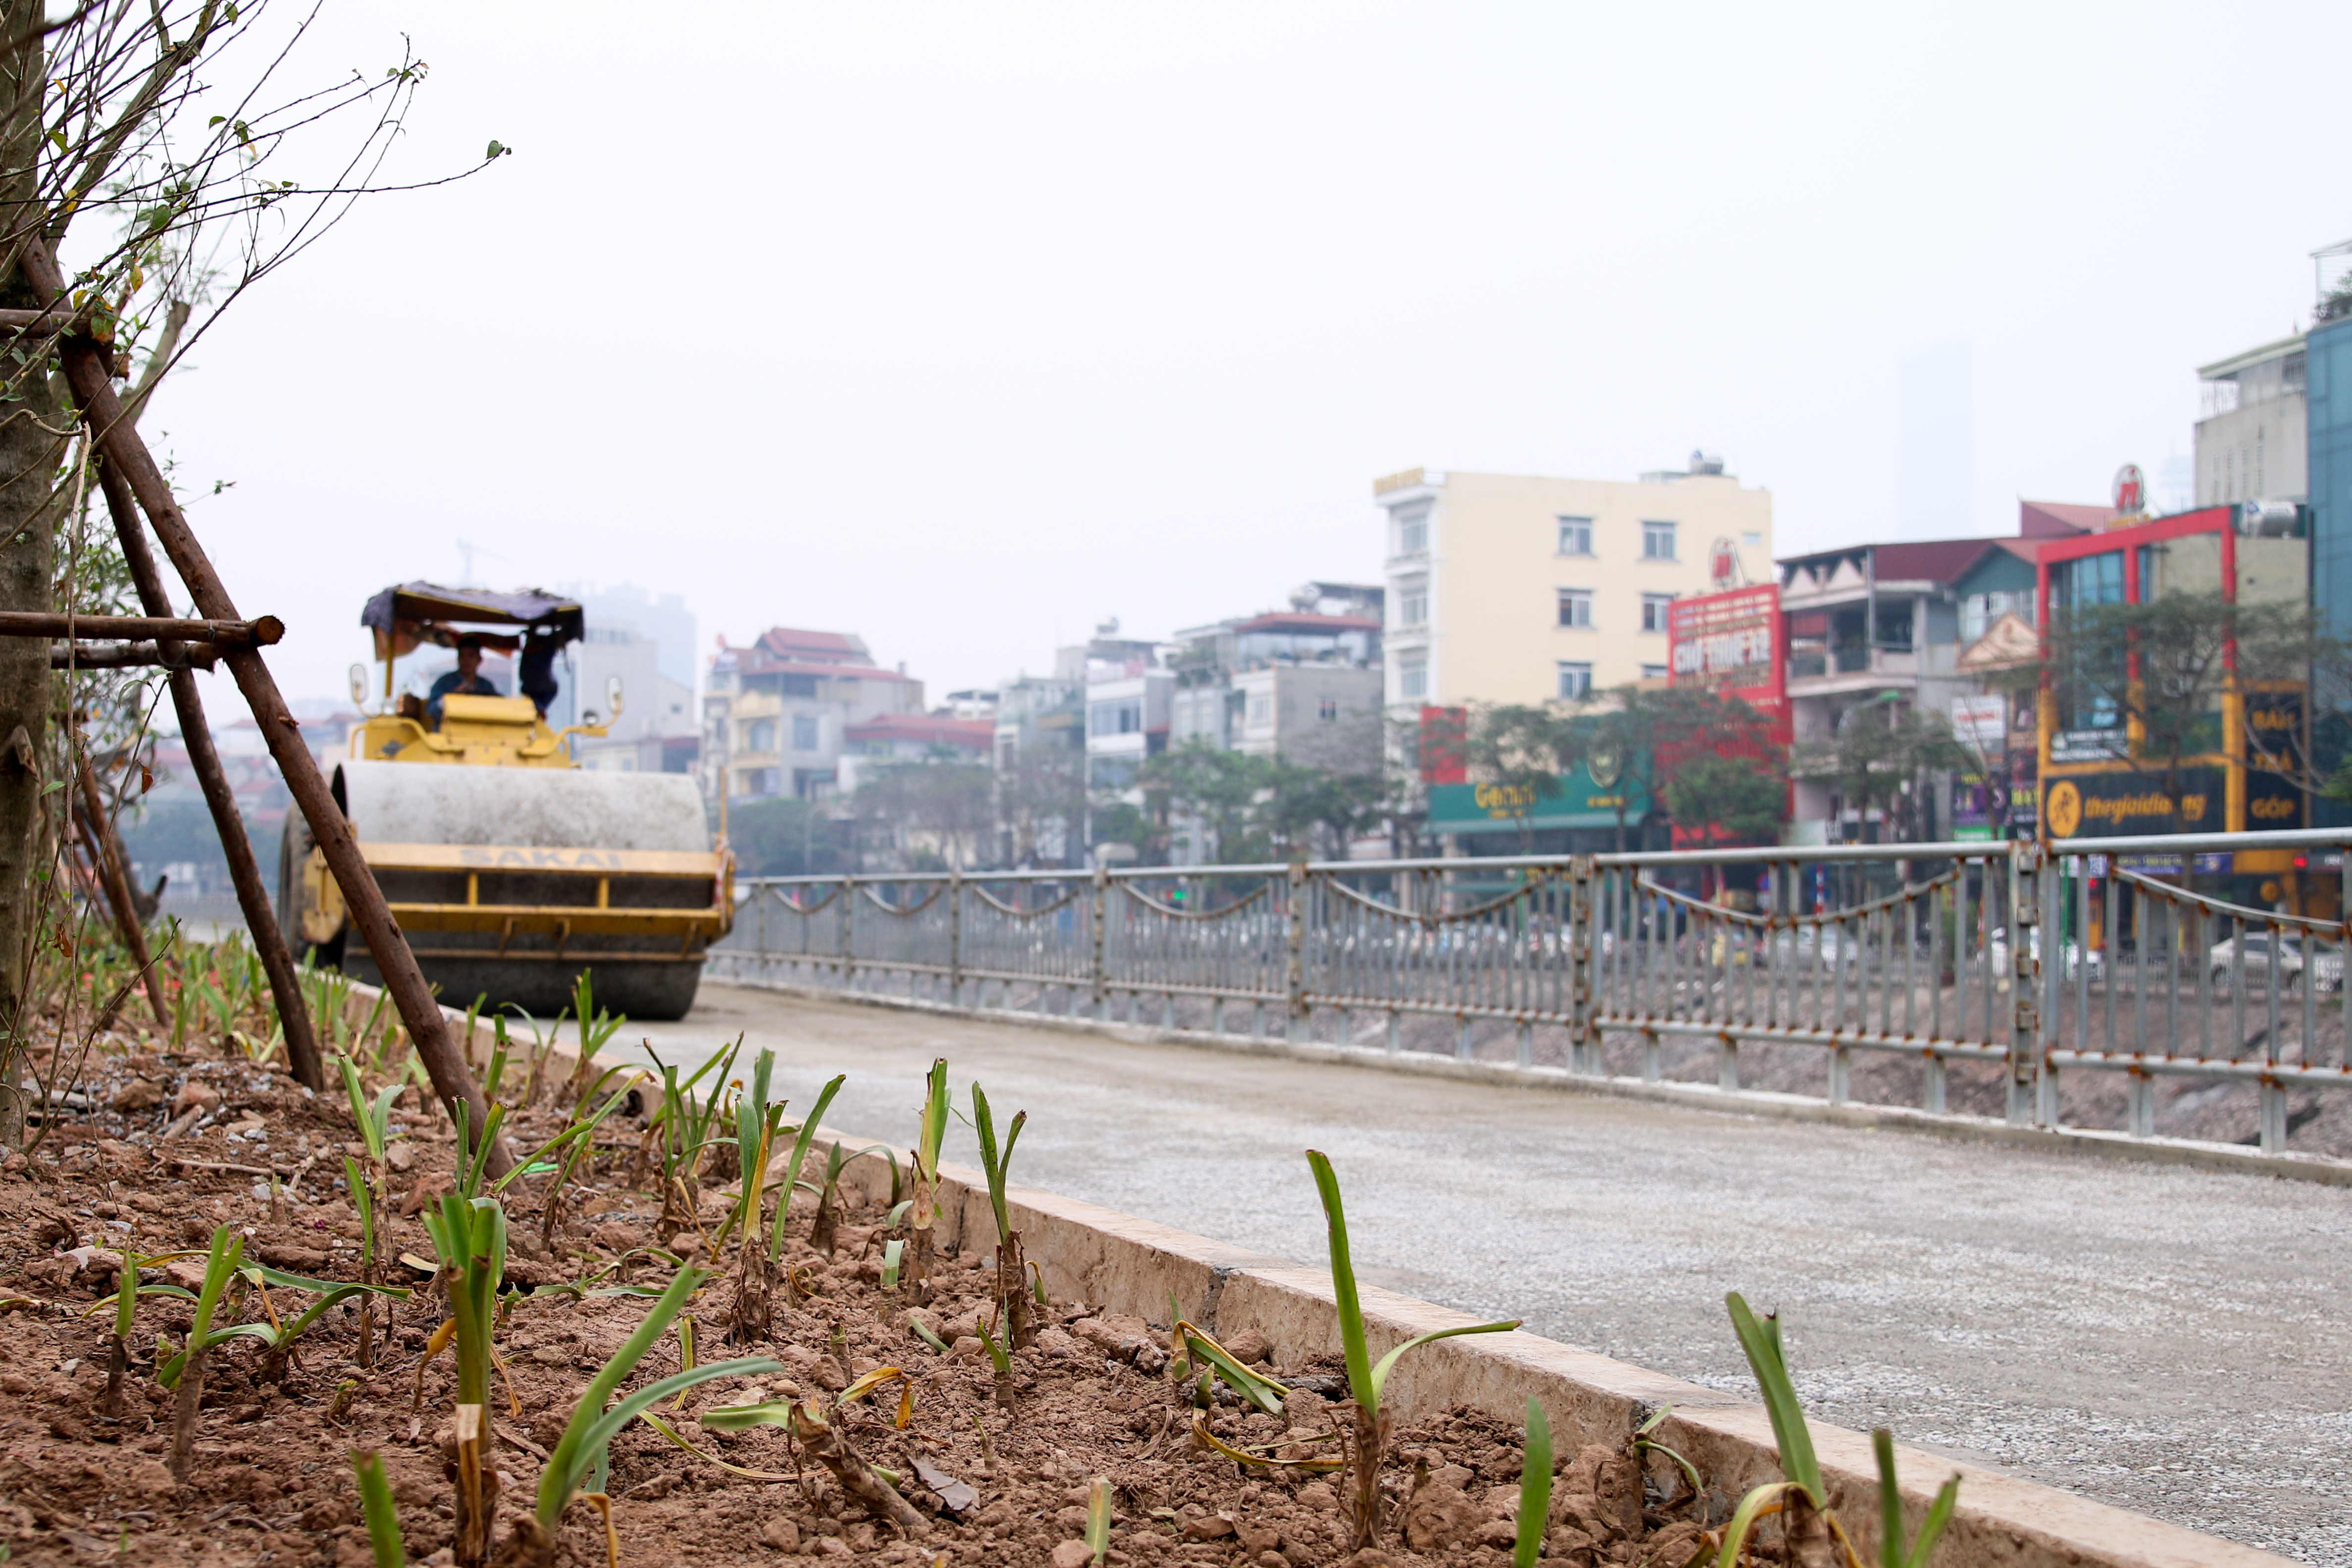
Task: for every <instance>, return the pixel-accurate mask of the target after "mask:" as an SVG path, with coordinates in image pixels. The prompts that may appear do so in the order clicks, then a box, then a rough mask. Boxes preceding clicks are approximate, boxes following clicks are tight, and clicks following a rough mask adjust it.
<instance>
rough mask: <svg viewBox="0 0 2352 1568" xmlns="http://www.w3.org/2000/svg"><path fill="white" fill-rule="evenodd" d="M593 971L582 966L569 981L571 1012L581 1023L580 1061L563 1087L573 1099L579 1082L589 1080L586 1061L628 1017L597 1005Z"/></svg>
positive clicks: (593, 1058)
mask: <svg viewBox="0 0 2352 1568" xmlns="http://www.w3.org/2000/svg"><path fill="white" fill-rule="evenodd" d="M594 974H595V971H593V970H590V969H583V970H582V971H581V972H580V978H579V979H577V980H575V981H573V982H572V1017H573V1018H575V1019H576V1020H578V1022H579V1026H580V1061H579V1063H578V1065H577V1066H575V1067H573V1068H572V1077H571V1079H570V1080H569V1081H568V1082H567V1083H566V1084H565V1086H564V1087H565V1089H566V1090H567V1091H568V1092H569V1093H570V1094H571V1095H572V1098H573V1100H579V1099H580V1098H581V1086H582V1085H583V1084H584V1083H586V1082H587V1081H588V1068H589V1064H590V1063H592V1062H593V1061H594V1060H595V1059H596V1053H597V1052H598V1051H601V1050H603V1049H604V1047H605V1045H606V1044H607V1043H608V1042H610V1041H611V1039H612V1038H613V1037H614V1035H616V1034H619V1033H620V1032H621V1026H622V1025H624V1024H625V1023H627V1022H628V1021H629V1020H628V1017H627V1016H626V1015H625V1014H624V1015H620V1016H614V1014H611V1013H607V1012H605V1011H604V1009H602V1008H600V1007H598V1006H597V1005H596V990H595V983H594V978H593V977H594ZM592 1092H593V1091H592Z"/></svg>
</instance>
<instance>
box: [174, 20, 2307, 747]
mask: <svg viewBox="0 0 2352 1568" xmlns="http://www.w3.org/2000/svg"><path fill="white" fill-rule="evenodd" d="M327 13H328V14H327V15H326V16H325V18H324V20H323V21H322V24H321V31H320V35H319V37H318V39H317V42H316V45H315V47H312V48H311V49H310V51H309V53H310V59H311V62H312V65H313V67H314V68H315V69H316V70H329V69H331V68H335V67H341V66H352V67H357V68H362V69H363V70H366V71H369V72H371V73H373V72H375V71H379V70H381V68H383V66H385V65H387V64H390V63H391V62H392V61H393V60H394V58H397V55H398V52H399V35H400V34H401V33H403V32H405V33H406V34H408V35H409V36H410V37H413V38H414V39H415V47H416V48H417V51H418V52H419V53H420V54H421V55H422V56H423V57H424V58H425V59H426V60H428V61H429V62H430V63H431V65H432V67H433V73H432V77H431V79H430V81H429V82H428V84H427V85H426V88H425V92H424V95H423V97H422V99H421V100H420V101H419V103H418V106H417V110H416V112H415V116H414V118H413V121H412V125H411V132H410V134H409V136H408V138H407V139H406V141H405V142H404V145H403V146H402V148H401V149H400V150H399V152H397V153H395V154H394V161H393V165H392V167H391V169H390V171H388V172H389V173H392V174H406V175H424V174H431V173H435V172H438V171H442V170H446V169H447V168H450V167H454V166H459V165H462V164H464V163H468V162H470V161H472V160H475V159H478V157H479V156H480V154H481V150H482V148H483V145H484V144H485V143H486V142H488V140H489V139H490V138H492V137H496V138H498V139H499V140H501V141H504V142H508V143H510V144H511V145H513V146H514V147H515V148H517V149H518V153H517V155H516V156H515V157H513V158H511V159H508V160H505V161H503V162H501V163H499V164H498V165H496V166H495V167H493V168H492V169H490V170H488V172H486V173H485V174H482V175H480V176H479V177H478V178H477V179H475V180H473V181H471V182H469V183H467V184H461V185H459V186H457V187H454V188H451V189H445V190H441V191H436V192H431V193H427V194H424V195H406V196H395V197H387V198H384V199H383V200H381V201H379V202H377V203H375V204H374V205H370V206H366V207H363V208H362V210H361V211H360V212H359V213H358V214H357V215H356V216H354V217H353V218H352V220H351V221H350V222H349V223H348V224H347V225H346V226H344V227H343V228H342V229H341V230H340V231H339V232H338V233H337V234H336V235H334V236H333V237H331V238H330V239H329V240H328V241H327V242H326V243H325V244H324V245H323V246H322V247H320V248H318V249H316V250H314V251H312V252H311V253H310V255H309V256H308V257H307V258H303V259H302V260H301V261H299V262H298V263H297V264H295V265H294V266H293V267H292V268H290V269H289V270H288V271H286V272H283V273H281V274H279V275H278V277H276V278H275V279H271V280H270V281H269V282H268V284H267V285H265V286H264V287H263V288H262V289H259V290H258V291H257V292H256V293H255V294H254V295H252V296H250V297H249V299H248V300H247V301H245V302H243V303H241V304H240V305H239V306H238V307H237V309H236V310H235V311H234V312H232V313H231V314H230V315H228V316H227V317H226V318H225V319H224V320H223V321H222V322H221V324H220V325H219V326H218V327H217V328H216V329H215V333H214V335H212V336H211V337H209V338H208V339H207V340H206V341H205V342H204V343H203V344H202V345H200V347H199V348H198V350H197V352H196V353H194V355H193V356H192V360H191V362H190V363H188V364H187V365H186V366H184V368H183V370H182V371H181V372H179V373H178V374H176V376H175V378H174V382H173V384H168V385H167V390H166V391H165V392H164V394H163V395H162V396H161V397H160V398H159V400H158V403H157V405H156V408H155V411H154V412H153V414H152V415H151V416H150V417H149V420H148V429H149V432H150V434H151V436H152V435H158V434H163V433H167V435H168V440H167V442H166V443H165V444H166V445H167V446H168V447H169V449H170V451H171V452H172V454H173V456H174V457H175V458H176V459H177V461H178V463H179V465H180V468H179V473H180V477H181V479H182V480H183V482H184V484H185V485H187V486H188V487H189V488H190V489H192V490H194V491H197V492H203V491H208V490H210V489H211V488H212V483H213V481H214V480H215V479H233V480H234V481H235V487H234V488H233V489H229V490H228V491H226V493H224V494H223V495H221V496H219V497H217V498H211V497H207V498H205V499H203V500H201V501H200V503H199V504H198V505H197V506H196V507H195V509H194V511H193V513H192V515H193V516H194V520H195V522H196V525H197V527H198V529H199V530H200V531H201V532H202V533H203V534H204V536H205V539H206V541H207V542H208V544H209V546H210V548H211V549H212V551H213V552H214V555H215V559H216V560H217V561H218V562H219V563H221V565H222V567H223V569H224V572H225V574H226V576H227V579H228V581H229V583H230V584H231V586H232V588H233V590H234V592H235V593H236V596H237V599H238V602H239V605H240V606H241V607H242V608H243V609H244V610H245V611H246V612H247V614H257V613H261V612H264V611H268V612H272V613H275V614H277V615H278V616H282V617H283V618H284V619H285V620H286V621H287V623H288V625H289V628H290V631H289V637H288V640H287V642H286V644H285V646H284V647H283V648H282V649H281V650H280V651H279V654H278V657H277V659H276V663H277V667H278V669H279V672H280V679H281V681H282V682H283V684H284V685H285V686H286V688H287V689H288V690H289V693H291V694H295V695H326V694H330V693H332V692H336V691H339V690H341V688H342V685H343V679H342V675H341V671H342V669H343V668H344V667H345V666H346V665H347V664H348V663H350V662H351V661H352V659H354V658H362V657H364V653H365V647H366V645H365V641H364V638H363V636H362V633H361V631H360V629H359V626H358V616H359V610H360V605H361V603H362V600H363V599H364V598H365V597H366V595H368V594H370V593H371V592H373V590H375V589H376V588H378V587H381V586H383V584H386V583H389V582H392V581H394V580H396V579H402V578H407V577H417V576H424V577H436V578H440V579H443V580H455V578H456V577H457V573H458V569H459V557H458V554H457V550H456V547H455V542H456V541H457V540H458V539H461V538H462V539H466V540H468V541H471V542H475V543H477V544H479V545H482V546H484V547H485V548H486V549H488V550H493V551H496V552H499V554H501V555H503V556H504V557H505V559H504V560H495V559H490V558H488V557H487V556H485V557H483V558H481V559H480V560H479V562H478V575H479V576H481V577H482V578H484V579H486V580H489V581H492V582H495V583H499V584H526V583H532V582H537V583H544V584H554V583H558V582H567V581H579V580H585V581H589V582H605V583H613V582H623V581H626V582H633V583H635V584H640V585H643V586H645V587H647V588H651V589H655V590H657V591H659V590H667V591H674V592H677V593H680V594H682V595H685V596H686V598H687V600H688V604H689V605H691V606H692V608H693V609H694V611H695V613H696V614H697V615H698V616H699V617H700V621H701V635H702V637H703V640H704V644H705V647H706V649H707V647H708V646H709V641H710V639H711V637H713V636H714V635H715V634H718V633H720V632H724V633H726V634H727V635H729V636H730V637H732V638H734V639H735V640H737V641H739V642H740V641H744V640H748V639H749V638H750V637H751V636H753V635H755V634H756V633H757V632H758V631H759V630H760V629H761V627H763V626H769V625H772V624H779V623H782V624H788V625H797V626H814V627H819V628H824V629H833V630H846V631H856V632H859V633H862V634H863V635H864V636H865V637H866V640H867V642H868V643H869V644H870V645H871V646H872V647H873V649H874V651H875V653H876V655H877V657H878V658H881V659H882V660H884V661H885V662H889V663H896V662H897V661H898V660H901V659H903V660H906V661H907V663H908V668H910V670H911V671H912V672H913V673H915V674H917V675H919V676H921V677H922V678H924V679H925V680H926V681H927V682H928V683H929V690H930V692H931V694H932V695H933V697H934V698H936V697H937V696H938V695H939V694H940V693H943V692H945V691H947V690H949V689H951V688H955V687H961V686H965V685H971V684H984V683H989V682H992V681H994V680H996V679H999V678H1000V677H1003V676H1008V675H1011V674H1013V672H1015V671H1016V670H1018V669H1021V668H1028V669H1030V670H1037V669H1040V668H1044V667H1045V665H1046V664H1047V663H1048V661H1049V659H1050V657H1051V649H1052V647H1054V645H1055V643H1056V642H1057V641H1060V642H1067V641H1071V640H1075V639H1076V638H1078V637H1082V636H1083V635H1084V634H1085V632H1086V631H1087V627H1088V626H1090V625H1091V624H1092V623H1093V622H1094V621H1095V620H1096V619H1097V618H1099V617H1102V616H1109V615H1117V616H1120V617H1122V619H1123V621H1124V623H1125V625H1126V626H1127V627H1128V628H1129V631H1130V632H1131V633H1133V634H1139V635H1163V634H1165V633H1166V632H1167V631H1169V630H1170V629H1171V628H1172V627H1174V626H1181V625H1186V624H1189V623H1193V622H1198V621H1202V620H1206V619H1210V618H1213V617H1215V616H1221V615H1225V614H1231V613H1236V612H1243V611H1247V610H1251V609H1255V608H1262V607H1266V606H1269V605H1276V604H1279V603H1280V602H1281V601H1282V600H1283V598H1284V596H1285V595H1286V592H1287V590H1288V589H1289V588H1290V587H1291V586H1292V585H1294V584H1297V583H1299V582H1301V581H1304V580H1306V579H1307V578H1310V577H1330V578H1353V579H1365V580H1375V579H1376V577H1377V573H1378V567H1379V546H1378V531H1377V529H1376V527H1375V516H1376V514H1375V513H1374V511H1373V510H1372V507H1371V504H1370V480H1371V479H1372V478H1373V477H1374V476H1375V475H1379V474H1383V473H1387V472H1390V471H1391V470H1394V469H1398V468H1408V467H1412V466H1413V465H1416V464H1425V465H1428V466H1431V467H1433V468H1476V469H1488V470H1497V471H1504V472H1522V473H1545V474H1564V475H1577V476H1590V477H1600V478H1631V477H1632V476H1633V474H1634V473H1635V472H1636V471H1637V470H1639V469H1643V468H1658V467H1666V466H1671V465H1675V464H1679V463H1680V462H1681V461H1682V460H1683V459H1684V458H1685V457H1686V456H1687V454H1688V453H1689V451H1690V450H1691V448H1692V447H1695V446H1705V447H1706V448H1708V449H1709V450H1710V451H1717V450H1719V451H1721V452H1723V453H1724V454H1725V455H1726V456H1727V457H1728V458H1729V459H1730V462H1731V466H1732V468H1733V469H1734V470H1735V471H1736V472H1738V474H1739V475H1740V476H1741V477H1742V478H1743V479H1745V480H1747V481H1748V482H1749V483H1751V484H1761V485H1765V486H1768V487H1769V488H1770V489H1772V491H1773V492H1774V503H1775V516H1776V528H1777V542H1778V546H1779V549H1780V552H1781V553H1784V554H1785V553H1791V552H1797V551H1800V550H1804V549H1811V548H1822V547H1825V546H1829V545H1833V544H1838V543H1843V542H1849V541H1856V540H1862V539H1866V538H1871V537H1887V536H1890V535H1894V534H1895V533H1897V532H1898V527H1897V521H1896V498H1897V479H1896V463H1895V456H1896V446H1897V440H1896V417H1895V382H1896V365H1897V363H1898V360H1899V359H1900V357H1901V356H1903V355H1904V354H1905V353H1908V352H1913V351H1916V350H1918V349H1920V348H1922V347H1923V346H1926V345H1930V344H1946V343H1952V342H1965V343H1966V344H1967V345H1968V350H1969V354H1968V357H1969V360H1970V362H1971V363H1973V366H1974V417H1973V430H1974V458H1973V465H1972V467H1973V472H1972V473H1971V474H1969V475H1967V476H1965V482H1967V483H1968V485H1969V493H1970V495H1971V496H1972V498H1973V516H1974V520H1975V525H1976V526H1977V527H1978V528H1980V529H1982V530H1983V531H2013V530H2014V527H2015V499H2016V498H2017V497H2018V496H2020V495H2026V496H2031V497H2034V498H2037V499H2049V500H2100V499H2103V498H2104V497H2105V493H2106V489H2107V484H2108V479H2109V476H2110V475H2111V474H2112V473H2113V472H2114V470H2115V468H2116V465H2117V464H2119V463H2121V462H2124V461H2126V460H2131V461H2137V462H2138V463H2140V464H2141V465H2142V466H2143V467H2145V468H2147V469H2148V470H2149V471H2150V472H2151V473H2152V474H2153V473H2155V472H2157V471H2158V469H2159V468H2161V466H2162V465H2163V463H2164V461H2165V459H2166V457H2167V455H2168V452H2169V451H2179V452H2185V451H2186V450H2187V448H2188V445H2189V423H2190V421H2191V419H2192V418H2193V417H2194V414H2195V405H2196V397H2195V380H2194V377H2193V374H2192V368H2193V367H2194V366H2195V365H2197V364H2200V363H2206V362H2208V361H2210V360H2212V359H2216V358H2219V357H2221V356H2222V355H2224V354H2227V353H2234V352H2236V351H2238V350H2240V349H2242V348H2246V347H2249V346H2252V345H2253V344H2255V343H2258V342H2267V341H2270V340H2271V339H2273V338H2276V337H2279V336H2282V335H2284V333H2286V332H2288V331H2292V330H2294V328H2295V327H2296V326H2298V325H2299V324H2300V323H2301V321H2303V320H2304V319H2305V315H2306V314H2307V312H2308V310H2309V308H2310V305H2311V301H2312V289H2311V265H2310V263H2309V261H2308V260H2307V259H2306V257H2307V253H2308V252H2310V251H2311V250H2312V249H2314V248H2315V247H2318V246H2321V245H2324V244H2326V243H2328V242H2331V241H2335V240H2337V239H2341V238H2344V237H2347V235H2352V192H2347V187H2346V184H2345V181H2344V179H2343V169H2344V166H2345V165H2344V159H2345V152H2346V149H2347V146H2352V97H2347V95H2346V94H2344V93H2342V92H2339V91H2336V90H2334V89H2332V88H2331V87H2329V86H2328V85H2327V84H2326V81H2324V80H2323V79H2320V78H2319V77H2317V76H2315V73H2314V70H2313V68H2312V64H2313V62H2317V61H2325V60H2328V59H2334V58H2342V55H2343V52H2344V49H2345V47H2346V46H2347V44H2352V8H2347V7H2345V6H2343V5H2326V4H2313V5H2235V6H2227V7H2215V6H2211V5H2196V6H2189V5H2158V4H2147V3H2141V4H2134V5H2062V6H2053V5H2047V4H2040V5H1974V6H1969V7H1966V8H1961V7H1949V8H1943V9H1930V8H1928V7H1922V6H1889V5H1853V6H1827V5H1815V6H1771V7H1766V6H1754V5H1737V6H1735V5H1724V6H1697V5H1611V6H1601V5H1533V4H1528V5H1417V6H1381V5H1364V4H1349V5H1265V4H1263V3H1258V4H1252V5H1203V4H1192V5H1183V6H1181V7H1180V6H1172V5H1171V6H1156V7H1155V6H1142V5H1122V6H1105V5H1071V6H1066V7H1054V6H1048V5H1020V6H1004V5H923V4H901V5H890V6H871V5H858V6H851V5H832V6H824V7H817V6H809V5H700V6H693V7H672V8H658V7H656V8H647V7H646V6H643V5H629V6H621V5H610V6H599V5H562V6H558V5H547V4H541V5H511V4H509V5H479V4H447V3H435V4H416V3H403V4H375V5H360V4H350V3H347V0H330V4H329V5H328V7H327ZM218 697H219V699H220V700H222V701H223V702H224V703H233V701H234V699H233V697H232V695H231V693H230V692H229V691H228V690H227V689H226V687H225V686H224V687H221V688H219V689H218ZM224 717H226V715H224Z"/></svg>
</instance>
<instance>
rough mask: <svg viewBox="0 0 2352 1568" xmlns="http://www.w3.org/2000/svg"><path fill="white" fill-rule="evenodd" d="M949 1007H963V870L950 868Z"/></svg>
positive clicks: (958, 867)
mask: <svg viewBox="0 0 2352 1568" xmlns="http://www.w3.org/2000/svg"><path fill="white" fill-rule="evenodd" d="M948 1005H949V1006H950V1007H961V1006H962V1005H963V868H962V867H961V866H950V867H949V868H948Z"/></svg>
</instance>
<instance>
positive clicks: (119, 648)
mask: <svg viewBox="0 0 2352 1568" xmlns="http://www.w3.org/2000/svg"><path fill="white" fill-rule="evenodd" d="M215 662H216V659H215V656H214V654H213V653H212V652H211V650H210V649H208V648H207V647H205V645H204V644H202V643H196V644H194V645H193V646H192V645H190V644H187V643H178V644H174V645H173V647H172V649H171V651H169V652H166V651H164V647H163V644H161V643H152V642H78V643H71V644H68V643H58V644H55V645H53V646H52V647H50V649H49V668H51V669H145V668H157V669H189V668H195V669H210V668H212V667H213V666H214V664H215Z"/></svg>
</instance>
